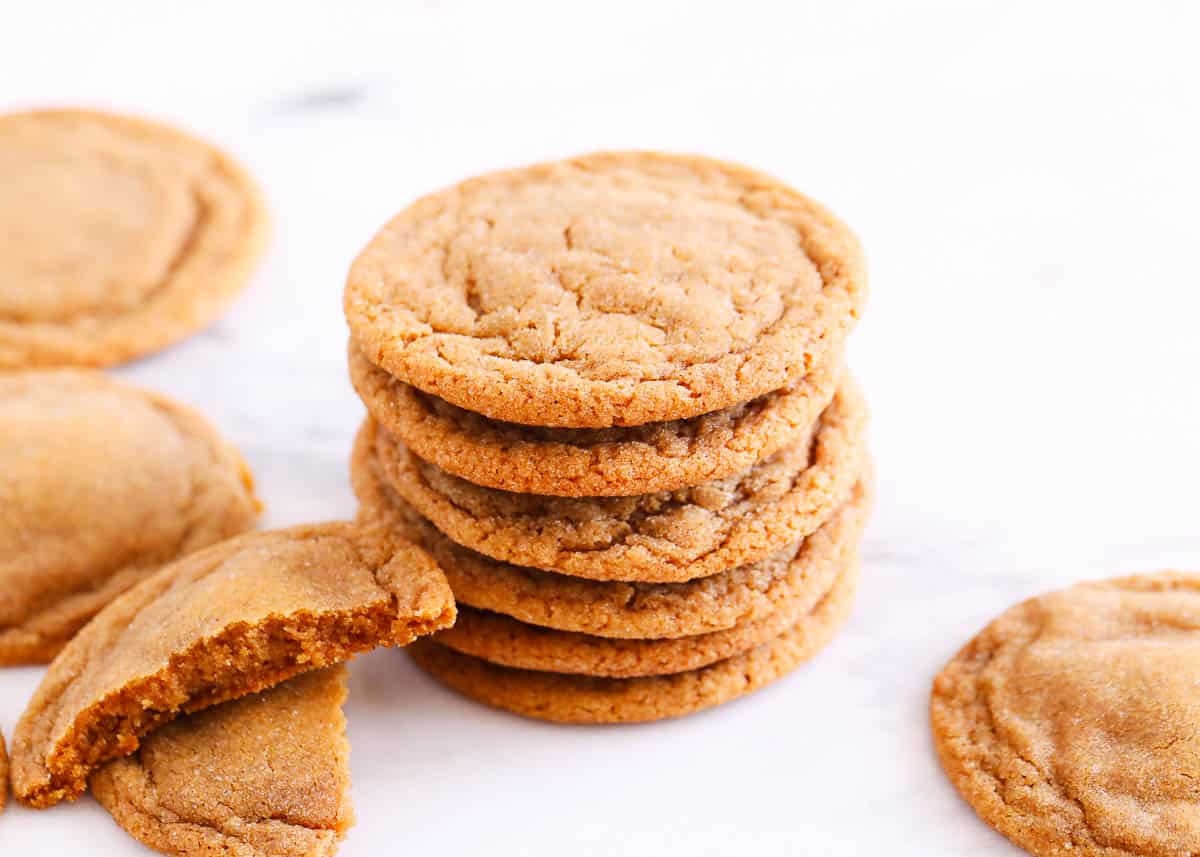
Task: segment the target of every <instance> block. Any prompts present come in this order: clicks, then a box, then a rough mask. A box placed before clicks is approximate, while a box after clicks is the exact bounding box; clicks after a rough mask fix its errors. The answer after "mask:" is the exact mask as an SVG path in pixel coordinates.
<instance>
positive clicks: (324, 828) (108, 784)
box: [89, 666, 354, 857]
mask: <svg viewBox="0 0 1200 857" xmlns="http://www.w3.org/2000/svg"><path fill="white" fill-rule="evenodd" d="M345 672H346V670H345V667H342V666H337V667H330V668H329V669H325V670H317V671H315V672H310V673H306V674H305V675H302V676H298V677H297V678H294V679H292V680H291V681H288V682H285V683H284V684H281V685H278V686H276V687H273V688H271V689H270V690H265V691H263V692H262V693H256V694H252V695H250V696H245V697H242V698H241V699H238V700H235V701H233V702H227V703H225V704H224V705H218V706H216V707H214V708H209V709H207V710H205V711H203V712H200V713H199V714H194V715H192V716H190V717H184V718H181V719H179V720H176V721H174V722H173V723H169V724H167V725H166V726H164V727H163V728H162V729H159V730H158V731H156V732H153V733H151V734H150V735H148V736H146V739H145V740H144V741H143V742H142V746H141V747H140V748H139V749H138V752H137V753H136V754H134V755H132V756H127V757H125V758H122V759H117V760H115V761H113V762H110V763H109V764H107V765H105V766H104V767H103V768H101V769H100V770H99V771H97V772H96V773H95V774H94V775H93V776H92V779H91V781H90V782H89V787H90V789H91V792H92V794H93V795H94V796H95V798H96V800H97V801H99V802H100V804H101V805H102V806H103V807H104V808H105V809H106V810H108V812H109V814H110V815H111V816H112V817H113V819H114V820H115V821H116V822H117V824H119V825H120V826H121V827H122V828H124V829H125V830H126V831H128V832H129V834H130V835H131V836H133V837H134V838H135V839H137V840H138V841H139V842H141V843H142V844H143V845H147V846H149V847H150V848H153V849H155V850H156V851H159V852H161V853H163V854H172V855H178V857H233V855H239V857H301V855H303V857H333V855H334V854H335V853H336V852H337V846H338V843H339V841H340V840H341V839H342V837H343V836H344V835H345V833H346V830H347V829H348V828H349V827H350V825H351V824H352V823H353V819H354V811H353V809H352V808H351V806H350V759H349V756H350V744H349V742H347V741H346V736H345V732H346V718H345V716H344V715H343V714H342V703H343V702H344V701H345V699H346V681H345Z"/></svg>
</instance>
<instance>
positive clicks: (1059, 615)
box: [931, 572, 1200, 857]
mask: <svg viewBox="0 0 1200 857" xmlns="http://www.w3.org/2000/svg"><path fill="white" fill-rule="evenodd" d="M1198 674H1200V575H1188V574H1180V573H1174V572H1165V573H1159V574H1149V575H1144V576H1139V577H1127V578H1121V579H1116V580H1108V581H1101V582H1093V583H1084V584H1080V585H1078V586H1074V587H1072V588H1070V589H1066V590H1062V591H1059V592H1052V593H1050V594H1048V595H1043V596H1040V597H1037V598H1033V599H1030V600H1029V601H1026V602H1024V603H1022V604H1018V605H1017V606H1015V607H1013V608H1011V609H1010V610H1008V611H1007V612H1005V613H1004V614H1003V615H1001V616H1000V617H999V618H998V619H996V620H995V621H994V622H992V623H991V624H990V625H988V627H987V628H985V629H984V630H983V631H982V632H981V633H980V634H979V635H978V636H977V637H975V638H974V639H973V640H972V641H971V642H970V643H968V644H967V645H966V647H965V648H963V649H962V651H960V652H959V653H958V654H957V655H956V656H955V657H954V659H953V660H951V661H950V663H949V664H948V665H947V666H946V668H945V669H944V670H942V672H941V674H939V675H938V677H937V679H936V681H935V682H934V685H933V693H932V701H931V715H932V724H933V735H934V740H935V743H936V745H937V749H938V753H939V755H940V757H941V761H942V765H943V767H944V768H945V770H946V773H947V774H948V775H949V777H950V779H951V780H952V781H953V782H954V785H955V786H956V787H957V788H958V790H959V792H960V793H961V794H962V796H963V797H964V798H965V799H966V800H967V802H968V803H970V804H971V806H972V807H973V808H974V809H975V811H976V812H977V813H978V814H979V816H980V817H981V818H982V819H983V820H984V821H986V822H987V823H988V824H990V825H992V826H993V827H995V828H996V829H997V830H999V831H1000V832H1001V833H1003V834H1004V835H1005V836H1007V837H1008V838H1009V839H1011V840H1012V841H1013V842H1015V843H1016V844H1017V845H1020V846H1021V847H1022V848H1024V849H1026V850H1027V851H1029V852H1031V853H1033V854H1035V855H1039V857H1051V855H1052V856H1053V857H1067V855H1070V857H1130V856H1131V855H1137V857H1179V855H1183V854H1193V853H1196V852H1198V851H1200V798H1198V797H1197V786H1196V778H1197V777H1198V776H1200V773H1198V772H1200V730H1198V729H1197V725H1198V724H1200V694H1197V692H1196V678H1197V675H1198Z"/></svg>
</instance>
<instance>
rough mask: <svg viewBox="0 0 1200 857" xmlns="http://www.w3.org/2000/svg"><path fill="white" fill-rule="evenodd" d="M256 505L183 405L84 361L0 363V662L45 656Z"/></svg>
mask: <svg viewBox="0 0 1200 857" xmlns="http://www.w3.org/2000/svg"><path fill="white" fill-rule="evenodd" d="M258 510H259V504H258V500H257V498H256V497H255V496H254V490H253V483H252V480H251V478H250V472H249V470H248V469H247V467H246V464H245V462H244V461H243V460H242V457H241V456H240V455H239V454H238V453H237V452H236V451H235V450H234V449H233V448H232V447H230V446H229V445H228V444H227V443H226V442H225V441H224V440H222V439H221V438H220V437H219V436H218V435H217V433H216V431H215V430H214V429H213V427H212V426H211V425H210V424H209V423H208V421H207V420H205V419H204V418H203V417H201V416H200V415H199V414H197V413H196V412H195V411H193V410H191V409H190V408H185V407H183V406H182V405H179V404H177V403H175V402H172V401H171V400H169V399H167V398H166V397H164V396H160V395H157V394H155V393H150V392H144V391H142V390H137V389H134V388H133V387H128V386H126V385H125V384H122V383H119V382H117V381H114V380H111V379H109V378H107V377H105V376H104V375H101V374H99V373H95V372H85V371H79V370H50V371H27V372H13V373H8V374H0V665H8V664H23V663H45V662H47V661H49V660H50V659H51V658H53V657H54V655H55V654H56V653H57V652H58V651H59V649H61V648H62V647H63V645H64V644H65V643H66V642H67V640H69V639H70V638H71V637H72V636H74V634H75V633H76V632H77V631H78V630H79V629H80V628H81V627H82V626H83V625H84V624H85V623H86V622H87V621H88V619H90V618H91V617H92V616H93V615H95V614H96V612H97V611H99V610H100V609H101V608H102V607H104V605H105V604H107V603H108V602H109V601H111V600H112V599H113V598H115V597H117V596H118V595H120V594H121V593H122V592H124V591H125V590H127V589H129V588H130V587H131V586H133V585H134V584H135V583H137V582H138V581H140V580H142V579H144V578H146V577H147V576H149V575H150V574H152V573H153V572H155V571H156V570H157V569H158V568H160V567H161V566H162V565H164V564H165V563H168V562H171V561H172V560H174V559H176V558H178V557H180V556H182V555H184V554H186V553H189V552H191V551H193V550H197V549H199V548H202V547H205V546H207V545H210V544H212V543H214V542H217V541H220V540H221V539H225V538H228V537H230V536H233V535H237V534H238V533H241V532H244V531H246V530H248V529H250V528H251V527H252V526H253V525H254V521H255V519H256V518H257V517H258Z"/></svg>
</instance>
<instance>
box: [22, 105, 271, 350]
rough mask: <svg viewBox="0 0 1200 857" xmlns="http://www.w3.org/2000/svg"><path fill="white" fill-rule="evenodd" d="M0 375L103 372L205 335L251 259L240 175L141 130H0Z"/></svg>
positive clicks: (90, 116) (250, 221) (77, 119)
mask: <svg viewBox="0 0 1200 857" xmlns="http://www.w3.org/2000/svg"><path fill="white" fill-rule="evenodd" d="M0 185H3V187H4V197H3V200H2V201H0V368H9V369H11V368H20V367H34V366H59V365H67V364H70V365H87V366H108V365H112V364H115V363H121V362H123V361H126V360H130V359H133V358H135V357H139V356H141V355H144V354H148V353H150V352H152V351H157V350H158V349H160V348H163V347H165V346H167V345H170V344H172V343H174V342H176V341H178V340H180V339H183V338H184V337H185V336H187V335H189V334H191V333H194V332H195V331H197V330H199V329H200V328H202V327H204V326H206V325H207V324H209V323H210V322H211V321H213V320H214V319H215V318H216V317H217V316H218V315H219V314H220V313H221V312H222V311H223V310H224V309H225V307H226V305H227V304H228V303H229V302H230V301H231V300H232V299H233V297H234V295H236V294H237V293H238V292H239V291H240V290H241V289H242V288H243V287H244V286H245V285H246V282H247V280H248V278H249V274H250V269H251V267H252V265H253V263H254V262H255V260H256V259H257V258H258V256H259V255H260V253H261V250H262V246H263V244H264V243H265V236H266V215H265V212H264V208H263V204H262V201H261V199H260V197H259V194H258V191H257V190H256V189H255V187H254V185H253V183H252V182H251V181H250V179H249V178H248V177H247V176H246V174H245V173H244V172H243V171H242V169H241V168H240V167H239V166H238V165H237V164H235V163H234V162H233V161H231V160H230V159H229V158H228V157H227V156H226V155H224V154H223V153H221V152H219V151H217V150H216V149H214V148H213V147H212V146H210V145H208V144H207V143H203V142H201V141H200V140H197V139H195V138H193V137H190V136H188V135H186V134H183V133H181V132H179V131H176V130H174V129H172V128H168V127H166V126H164V125H158V124H155V123H152V122H147V121H143V120H140V119H133V118H130V117H125V116H115V115H110V114H104V113H96V112H91V111H83V110H41V111H34V112H28V113H14V114H9V115H5V116H0Z"/></svg>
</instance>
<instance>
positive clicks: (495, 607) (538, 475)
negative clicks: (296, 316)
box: [345, 153, 870, 722]
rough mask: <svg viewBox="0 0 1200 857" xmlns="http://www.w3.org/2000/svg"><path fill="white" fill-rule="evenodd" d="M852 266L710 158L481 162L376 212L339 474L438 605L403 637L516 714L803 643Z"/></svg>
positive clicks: (840, 484) (813, 634)
mask: <svg viewBox="0 0 1200 857" xmlns="http://www.w3.org/2000/svg"><path fill="white" fill-rule="evenodd" d="M865 291H866V290H865V275H864V272H863V266H862V261H861V255H860V251H859V249H858V245H857V243H856V241H855V239H854V238H853V236H852V235H851V234H850V232H849V231H848V230H847V229H846V228H845V227H844V226H843V225H842V224H841V223H840V222H839V221H837V220H836V219H835V218H834V217H833V216H832V215H831V214H829V213H828V212H827V211H825V209H823V208H822V207H820V206H819V205H817V204H816V203H814V202H812V201H811V200H809V199H807V198H805V197H803V196H801V195H800V194H798V193H796V192H795V191H793V190H791V189H789V188H788V187H786V186H784V185H782V184H780V183H779V182H777V181H775V180H773V179H771V178H769V177H767V176H765V175H763V174H761V173H757V172H753V171H751V170H748V169H745V168H742V167H737V166H733V165H730V164H724V163H720V162H716V161H711V160H707V159H703V158H695V157H680V156H669V155H658V154H648V153H613V154H600V155H591V156H587V157H583V158H578V159H575V160H572V161H566V162H561V163H553V164H545V165H541V166H536V167H531V168H527V169H523V170H515V171H509V172H503V173H495V174H491V175H487V176H483V177H481V178H478V179H474V180H471V181H468V182H465V183H463V184H460V185H458V186H457V187H455V188H451V189H449V190H447V191H444V192H441V193H437V194H434V195H432V196H429V197H426V198H425V199H422V200H420V201H418V202H417V203H416V204H414V205H413V206H411V207H410V208H409V209H407V210H406V211H404V212H402V213H401V214H400V215H399V216H397V217H396V218H395V219H394V220H392V222H391V223H389V224H388V225H387V226H386V227H385V228H384V229H383V230H382V231H381V232H380V233H379V235H377V236H376V238H375V239H374V240H373V241H372V243H371V244H370V245H369V246H368V247H367V249H366V250H365V251H364V252H363V253H362V254H361V255H360V257H359V258H358V259H357V260H356V262H355V264H354V266H353V267H352V269H351V272H350V277H349V281H348V284H347V288H346V295H345V308H346V315H347V319H348V321H349V324H350V328H351V335H352V341H351V346H350V358H349V359H350V370H351V377H352V380H353V382H354V385H355V388H356V389H357V391H358V393H359V395H360V396H361V397H362V399H363V401H364V402H365V404H366V406H367V410H368V413H369V416H368V419H367V422H366V423H365V424H364V425H363V427H362V430H361V431H360V433H359V437H358V440H357V443H356V447H355V451H354V456H353V466H352V475H353V480H354V486H355V491H356V493H357V494H358V497H359V499H360V501H361V512H360V514H361V515H362V516H363V517H364V518H366V519H371V520H373V521H383V522H385V523H387V524H388V525H390V526H392V527H395V528H397V529H398V530H401V531H403V532H404V533H405V534H406V535H408V536H410V537H413V538H415V539H417V540H419V541H420V542H421V543H422V544H423V545H424V546H425V547H426V548H427V549H428V550H429V551H430V552H431V553H432V554H433V555H434V556H435V558H436V559H437V561H438V562H439V564H440V565H441V566H442V568H443V569H444V570H445V572H446V574H447V576H448V578H449V580H450V583H451V587H452V589H453V590H454V594H455V597H456V599H457V601H458V602H459V617H458V621H457V624H456V625H455V626H454V627H453V628H452V629H449V630H447V631H445V632H442V633H441V634H439V635H438V636H437V637H435V638H434V639H433V641H432V642H429V643H426V644H418V645H417V646H414V647H410V649H409V651H410V653H411V654H412V655H413V656H414V658H415V659H416V661H417V663H418V664H420V665H421V667H423V668H424V669H425V670H426V671H428V672H429V673H431V674H432V675H434V676H435V677H437V678H438V679H440V680H441V681H443V682H444V683H446V684H448V685H450V686H451V687H453V688H455V689H457V690H459V691H460V692H462V693H464V694H466V695H468V696H470V697H473V698H476V699H478V700H481V701H483V702H486V703H489V704H491V705H495V706H498V707H501V708H506V709H509V710H512V711H516V712H518V713H521V714H525V715H529V716H533V717H539V718H545V719H550V720H560V721H568V722H625V721H637V720H654V719H660V718H665V717H672V716H677V715H681V714H686V713H689V712H692V711H697V710H700V709H703V708H707V707H709V706H712V705H716V704H719V703H722V702H725V701H727V700H730V699H732V698H734V697H737V696H740V695H743V694H745V693H747V692H749V691H752V690H755V689H757V688H758V687H761V686H763V685H764V684H766V683H768V682H770V681H772V680H774V679H776V678H778V677H780V676H781V675H784V674H785V673H787V672H789V671H791V670H792V669H793V668H794V667H795V666H797V665H798V664H799V663H801V662H802V661H804V660H806V659H807V658H808V657H809V656H811V655H812V654H813V653H814V652H816V651H817V650H818V649H819V648H821V647H822V646H823V645H824V644H825V643H826V642H828V640H829V639H830V638H831V637H832V635H833V634H834V633H835V631H836V630H837V629H838V627H839V626H840V625H841V623H842V621H843V620H844V619H845V617H846V615H847V613H848V611H849V608H850V605H851V602H852V600H853V595H854V591H855V587H856V585H857V580H858V562H857V546H858V542H859V538H860V535H861V533H862V529H863V526H864V524H865V520H866V517H867V514H868V510H869V505H870V485H869V466H868V462H867V455H866V444H865V429H866V408H865V405H864V403H863V401H862V398H861V395H860V393H859V391H858V389H857V388H856V386H855V385H854V383H853V381H852V379H850V378H849V376H848V375H847V373H846V372H844V370H843V366H842V356H841V355H842V348H843V345H844V341H845V337H846V334H847V333H848V332H849V330H850V328H851V327H852V326H853V323H854V321H855V320H856V318H857V317H858V314H859V312H860V310H861V307H862V303H863V301H864V299H865Z"/></svg>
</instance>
